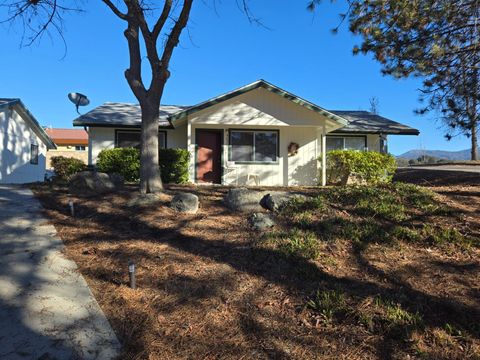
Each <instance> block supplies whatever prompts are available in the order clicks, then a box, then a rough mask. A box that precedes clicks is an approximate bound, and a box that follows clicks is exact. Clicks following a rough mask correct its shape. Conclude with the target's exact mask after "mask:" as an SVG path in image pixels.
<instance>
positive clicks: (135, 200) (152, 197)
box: [127, 194, 162, 207]
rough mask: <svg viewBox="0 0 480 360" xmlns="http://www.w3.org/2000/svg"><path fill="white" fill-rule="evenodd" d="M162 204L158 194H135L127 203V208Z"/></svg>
mask: <svg viewBox="0 0 480 360" xmlns="http://www.w3.org/2000/svg"><path fill="white" fill-rule="evenodd" d="M160 202H162V198H161V196H160V195H159V194H137V195H136V196H134V197H132V198H131V199H130V200H128V202H127V206H129V207H134V206H150V205H154V204H157V203H160Z"/></svg>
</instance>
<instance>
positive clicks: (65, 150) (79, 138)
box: [45, 128, 88, 168]
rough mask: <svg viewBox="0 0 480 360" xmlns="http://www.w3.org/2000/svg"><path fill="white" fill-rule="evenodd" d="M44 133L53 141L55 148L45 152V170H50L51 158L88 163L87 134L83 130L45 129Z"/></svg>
mask: <svg viewBox="0 0 480 360" xmlns="http://www.w3.org/2000/svg"><path fill="white" fill-rule="evenodd" d="M45 132H46V133H47V134H48V135H49V136H50V138H51V139H52V140H53V142H54V143H55V145H56V146H57V148H56V149H55V150H49V151H48V152H47V168H51V164H50V159H51V158H52V157H53V156H65V157H72V158H76V159H79V160H82V161H83V162H84V163H87V161H88V155H87V154H88V153H87V151H88V133H87V132H86V131H85V130H84V129H58V128H46V129H45Z"/></svg>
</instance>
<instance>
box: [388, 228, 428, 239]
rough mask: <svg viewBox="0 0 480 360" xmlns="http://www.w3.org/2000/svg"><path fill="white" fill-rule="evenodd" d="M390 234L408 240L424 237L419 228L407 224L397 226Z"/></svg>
mask: <svg viewBox="0 0 480 360" xmlns="http://www.w3.org/2000/svg"><path fill="white" fill-rule="evenodd" d="M390 235H391V236H392V237H394V238H395V239H397V240H402V241H406V242H418V241H420V240H421V239H422V235H421V234H420V233H419V232H418V231H417V230H415V229H411V228H408V227H405V226H395V227H394V228H393V229H392V230H391V232H390Z"/></svg>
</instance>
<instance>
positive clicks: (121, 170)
mask: <svg viewBox="0 0 480 360" xmlns="http://www.w3.org/2000/svg"><path fill="white" fill-rule="evenodd" d="M189 160H190V153H189V152H188V150H186V149H161V150H160V151H159V162H160V174H161V176H162V181H163V182H164V183H167V184H184V183H187V182H188V164H189ZM97 168H98V170H100V171H103V172H107V173H117V174H120V175H122V176H123V177H124V178H125V180H126V181H130V182H137V181H138V180H139V179H140V151H139V150H138V149H135V148H116V149H106V150H102V151H101V152H100V154H99V155H98V160H97Z"/></svg>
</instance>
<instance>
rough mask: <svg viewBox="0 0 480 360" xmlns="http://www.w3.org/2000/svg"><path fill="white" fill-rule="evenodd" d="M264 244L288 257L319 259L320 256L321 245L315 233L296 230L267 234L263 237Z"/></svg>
mask: <svg viewBox="0 0 480 360" xmlns="http://www.w3.org/2000/svg"><path fill="white" fill-rule="evenodd" d="M262 243H264V244H265V245H267V246H272V247H273V248H275V249H277V250H279V251H280V252H281V253H283V254H285V255H286V256H294V257H302V258H306V259H317V258H318V256H319V254H320V243H319V240H318V239H317V237H316V235H315V233H313V232H311V231H304V230H299V229H296V228H294V229H292V230H290V231H288V232H271V233H267V234H265V235H264V236H263V238H262Z"/></svg>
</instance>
